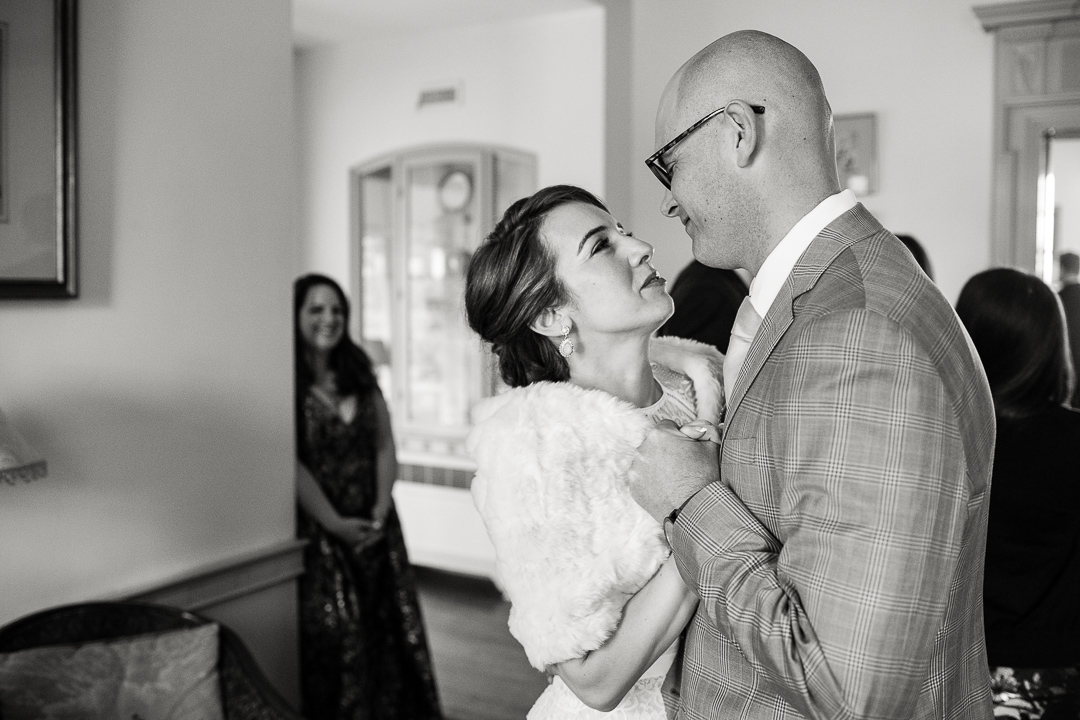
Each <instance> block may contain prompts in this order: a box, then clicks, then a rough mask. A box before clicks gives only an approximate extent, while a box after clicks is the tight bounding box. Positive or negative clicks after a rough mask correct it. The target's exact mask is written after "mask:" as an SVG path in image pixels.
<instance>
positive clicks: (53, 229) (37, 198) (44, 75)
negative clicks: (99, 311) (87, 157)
mask: <svg viewBox="0 0 1080 720" xmlns="http://www.w3.org/2000/svg"><path fill="white" fill-rule="evenodd" d="M76 6H77V0H45V1H44V2H43V1H42V0H8V1H7V2H3V3H0V299H6V298H74V297H77V296H78V284H77V272H76V270H77V267H76V255H77V240H78V234H77V222H76V221H77V209H78V206H77V196H76V190H77V185H78V183H77V180H78V178H77V166H76V141H77V137H76V132H77V107H76V103H77V92H76V64H77V37H76V36H77V24H76V9H77V8H76ZM16 67H17V68H18V72H14V69H15V68H16Z"/></svg>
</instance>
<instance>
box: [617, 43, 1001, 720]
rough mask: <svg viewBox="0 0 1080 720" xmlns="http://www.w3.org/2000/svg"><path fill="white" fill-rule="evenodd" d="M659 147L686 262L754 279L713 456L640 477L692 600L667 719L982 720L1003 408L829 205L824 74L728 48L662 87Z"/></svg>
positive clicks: (682, 449) (946, 333)
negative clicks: (994, 470)
mask: <svg viewBox="0 0 1080 720" xmlns="http://www.w3.org/2000/svg"><path fill="white" fill-rule="evenodd" d="M656 147H657V148H658V152H657V154H655V155H654V156H653V157H651V158H650V159H649V160H648V165H649V166H650V168H651V169H652V170H653V172H654V174H656V176H657V178H658V179H659V180H660V181H661V182H662V183H663V184H664V186H665V189H666V192H665V195H664V200H663V212H664V214H665V215H667V216H669V217H673V218H678V219H679V220H680V221H681V222H682V224H683V226H684V227H685V229H686V232H687V234H688V235H689V236H690V238H691V240H692V242H693V250H694V255H695V257H697V258H698V259H699V260H701V261H702V262H703V263H705V264H707V265H712V266H715V267H724V268H740V267H741V268H745V269H746V270H748V271H749V272H750V273H751V274H752V275H753V276H754V281H753V283H752V285H751V287H750V297H749V303H748V304H744V307H743V308H741V309H740V314H739V315H740V316H739V319H738V320H737V321H736V327H735V330H734V331H733V333H732V340H731V347H729V356H728V358H727V361H726V362H725V368H724V373H725V377H724V382H725V387H726V393H727V395H728V409H727V414H726V418H725V426H724V428H723V432H722V435H721V439H720V443H719V447H718V446H717V445H716V444H713V443H711V442H707V441H706V442H702V441H698V442H695V441H693V440H689V439H687V438H686V437H685V436H682V435H680V434H678V433H677V432H676V431H674V429H673V428H660V429H657V430H654V431H653V432H652V433H651V434H650V435H649V437H648V438H647V439H646V441H645V443H644V444H643V445H642V446H641V448H640V449H639V451H638V454H637V456H636V459H635V461H634V466H633V468H632V471H631V483H632V491H633V493H634V497H635V498H636V499H637V500H638V502H639V503H640V504H641V505H642V506H643V507H644V508H645V509H646V510H648V511H649V512H650V513H651V514H652V515H653V516H654V517H655V518H657V519H658V520H661V519H662V520H663V522H664V527H665V531H666V533H667V535H668V539H669V542H670V544H671V547H672V551H673V553H674V555H675V558H676V561H677V563H678V566H679V570H680V571H681V573H682V576H683V578H684V580H685V581H686V582H687V584H688V585H689V586H690V587H692V588H694V589H695V590H696V591H697V593H698V594H699V595H700V597H701V603H700V605H699V608H698V611H697V614H696V616H695V618H694V620H693V622H692V623H691V625H690V627H689V629H688V631H687V635H686V641H685V646H684V653H683V656H684V657H683V663H682V677H681V683H680V689H679V693H678V695H679V697H678V700H677V702H678V706H679V715H678V717H681V718H804V717H805V718H906V719H907V718H927V719H929V718H934V719H935V720H941V719H942V718H947V719H948V720H957V719H963V718H979V719H980V720H985V718H989V717H991V716H992V709H991V700H990V689H989V674H988V669H987V660H986V650H985V646H984V641H983V621H982V579H983V554H984V549H985V535H986V518H987V503H988V499H989V486H990V471H991V463H992V459H993V448H994V432H995V430H994V428H995V425H994V409H993V404H992V401H991V398H990V391H989V388H988V386H987V383H986V377H985V375H984V373H983V370H982V366H981V364H980V362H979V361H978V359H977V355H976V353H975V350H974V348H973V347H972V345H971V343H970V342H969V341H968V338H967V335H966V334H965V333H964V332H963V331H962V329H961V325H960V323H959V321H958V319H957V317H956V314H955V313H954V312H953V310H952V308H951V306H950V305H949V303H948V302H947V301H946V300H945V298H944V297H943V296H942V295H941V293H940V292H939V291H938V289H937V288H936V287H935V286H934V284H933V283H932V282H931V281H930V280H929V279H928V278H927V277H926V275H925V274H924V273H923V272H921V271H920V270H919V267H918V266H917V265H916V263H915V261H914V259H913V258H912V256H911V254H910V253H909V252H908V251H907V249H906V248H905V247H904V246H903V245H902V244H901V243H900V242H899V241H898V240H897V239H896V238H895V237H894V236H893V235H892V233H890V232H889V231H887V230H885V229H884V228H882V226H881V224H880V223H879V222H878V221H877V220H876V219H874V217H873V216H872V215H871V214H870V213H869V212H867V210H866V208H864V207H863V206H862V205H861V204H859V203H858V202H856V200H855V197H854V195H853V194H852V193H851V192H850V191H841V190H840V187H839V183H838V181H837V174H836V164H835V159H834V152H833V130H832V111H831V109H830V107H829V103H828V101H827V100H826V98H825V93H824V90H823V88H822V83H821V79H820V77H819V76H818V73H817V70H816V69H815V68H814V66H813V65H812V64H811V63H810V61H809V60H808V59H807V58H806V57H805V56H804V55H803V54H802V53H801V52H799V51H798V50H797V49H795V48H794V47H792V46H791V45H789V44H787V43H785V42H783V41H781V40H779V39H777V38H775V37H772V36H770V35H766V34H764V33H760V32H751V31H746V32H738V33H734V34H732V35H728V36H726V37H723V38H721V39H720V40H717V41H716V42H714V43H713V44H711V45H710V46H708V47H707V48H705V49H704V50H702V51H701V52H700V53H698V54H697V55H695V56H694V57H693V58H691V59H690V60H689V61H688V62H687V63H686V64H685V65H684V66H683V67H682V68H680V69H679V71H678V72H677V73H676V74H675V76H674V77H673V78H672V79H671V81H670V82H669V84H668V85H667V87H666V89H665V90H664V93H663V96H662V98H661V101H660V108H659V111H658V113H657V119H656ZM740 328H741V329H740ZM740 333H743V334H744V335H745V340H744V342H743V343H742V350H738V349H737V348H736V344H737V343H736V338H737V336H738V335H739V334H740ZM743 353H745V356H744V359H742V360H741V361H740V360H739V359H737V358H739V357H741V356H742V354H743Z"/></svg>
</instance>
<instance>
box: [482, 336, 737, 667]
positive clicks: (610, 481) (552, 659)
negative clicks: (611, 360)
mask: <svg viewBox="0 0 1080 720" xmlns="http://www.w3.org/2000/svg"><path fill="white" fill-rule="evenodd" d="M652 346H653V347H652V348H650V357H651V358H653V359H654V360H656V361H662V362H663V363H664V364H665V365H668V366H669V367H671V368H672V369H675V370H678V371H680V372H683V373H684V374H686V375H688V376H690V377H691V379H692V380H693V381H694V389H695V395H696V396H697V399H698V416H699V417H701V418H703V419H707V420H709V421H710V422H714V423H715V422H717V421H718V420H719V416H720V411H721V408H722V403H723V388H722V387H721V385H720V381H719V376H720V371H719V368H720V367H722V364H723V356H722V355H720V354H719V353H718V352H716V350H714V349H712V348H711V347H708V346H705V345H702V344H701V343H696V342H693V341H688V340H674V341H673V340H672V339H670V338H663V339H654V340H653V342H652ZM473 422H474V426H473V429H472V431H471V432H470V434H469V437H468V439H467V441H466V447H467V449H468V451H469V453H470V454H471V455H472V457H473V458H474V459H475V460H476V462H477V472H476V476H475V478H474V479H473V482H472V496H473V501H474V502H475V504H476V507H477V509H478V510H479V512H480V516H481V517H482V519H483V521H484V524H485V526H486V527H487V531H488V535H489V536H490V537H491V541H492V543H493V544H494V546H495V553H496V567H497V571H498V574H499V579H500V581H501V582H502V584H503V588H504V590H505V591H506V593H507V595H508V596H509V597H510V600H511V603H512V607H511V610H510V622H509V626H510V632H511V634H512V635H513V636H514V637H515V638H516V639H517V640H518V642H520V643H521V645H522V646H523V647H524V648H525V654H526V656H527V657H528V659H529V662H530V663H531V664H532V665H533V667H535V668H537V669H540V670H542V669H543V668H544V667H545V666H546V665H549V664H552V663H557V662H561V661H563V660H569V659H571V658H577V657H581V656H582V655H584V654H585V653H587V652H589V651H591V650H595V649H596V648H598V647H600V646H601V645H602V644H603V643H604V641H605V640H607V638H608V637H609V636H610V635H611V633H612V632H614V631H615V628H616V627H617V626H618V624H619V620H620V618H621V616H622V608H623V606H624V605H625V604H626V601H627V600H628V599H629V598H630V596H631V595H633V594H634V593H635V592H637V591H638V590H639V589H640V588H641V587H642V586H643V585H644V584H645V583H646V582H648V581H649V579H650V578H651V577H652V576H653V574H655V572H656V570H657V569H658V568H659V567H660V565H661V563H663V561H664V560H665V559H666V558H667V556H668V553H669V549H668V547H667V543H666V542H665V541H664V536H663V531H662V529H661V527H660V525H659V524H658V523H657V522H656V521H655V520H654V519H653V518H652V517H651V516H650V515H649V514H648V513H646V512H645V511H644V510H643V509H642V508H641V507H640V506H639V505H638V504H637V503H636V502H634V500H633V498H632V497H631V496H630V491H629V485H628V471H629V469H630V464H631V462H632V461H633V459H634V451H635V450H636V449H637V447H638V445H640V444H641V442H642V441H643V440H644V439H645V435H646V434H647V432H648V430H649V428H650V427H651V423H650V421H649V420H648V419H647V418H646V417H645V416H644V415H643V414H642V413H641V412H639V411H638V410H637V408H635V407H633V406H632V405H631V404H629V403H627V402H624V401H622V400H619V399H618V398H615V397H613V396H611V395H608V394H607V393H604V392H602V391H599V390H585V389H583V388H580V387H578V386H576V385H572V384H570V383H551V382H541V383H535V384H533V385H530V386H528V387H523V388H515V389H513V390H510V391H507V392H505V393H503V394H501V395H498V396H496V397H493V398H488V399H487V400H484V401H482V402H480V403H479V404H477V406H476V407H475V408H474V410H473Z"/></svg>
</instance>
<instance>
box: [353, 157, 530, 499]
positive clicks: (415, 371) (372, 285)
mask: <svg viewBox="0 0 1080 720" xmlns="http://www.w3.org/2000/svg"><path fill="white" fill-rule="evenodd" d="M352 184H353V207H354V219H355V221H354V228H353V235H354V240H353V251H354V252H353V278H352V284H353V287H352V291H353V297H354V298H358V300H359V302H358V306H359V307H358V309H357V310H358V311H357V312H356V313H354V316H353V323H354V327H353V328H352V330H353V332H354V334H355V336H356V337H358V338H359V339H360V341H361V343H362V345H363V346H364V347H365V348H366V349H367V350H368V352H369V354H370V355H371V356H372V359H373V360H374V362H375V363H376V368H377V373H378V375H379V381H380V385H381V387H382V388H383V392H384V393H385V394H386V395H387V401H388V403H389V405H390V411H391V416H392V418H393V422H394V428H395V437H396V439H397V445H398V459H399V462H401V463H402V464H403V466H405V468H406V469H405V471H404V473H403V477H405V478H406V479H420V480H423V481H426V482H433V483H435V484H445V485H451V486H459V487H462V486H465V485H467V478H468V477H470V476H471V472H470V471H471V470H472V468H473V464H472V462H471V461H470V460H469V459H468V457H467V456H466V454H465V451H464V439H465V435H466V434H467V433H468V430H469V412H470V410H471V408H472V406H473V405H474V404H475V403H476V402H477V401H478V400H479V399H481V398H483V397H485V396H488V395H490V394H491V393H492V392H493V391H494V390H495V387H496V382H497V378H496V376H497V373H496V372H495V371H494V363H493V361H492V358H491V356H490V353H489V351H488V350H486V349H485V348H484V346H483V343H482V342H481V341H480V339H479V338H478V337H477V336H476V335H475V334H474V333H473V332H472V330H471V329H470V328H469V327H468V324H467V323H466V320H465V310H464V291H465V272H466V269H467V268H468V265H469V260H470V258H471V257H472V254H473V252H474V251H475V249H476V247H477V246H478V245H479V243H480V242H481V241H482V240H483V238H484V237H485V236H486V235H487V233H488V232H490V230H491V228H492V227H494V224H495V222H496V221H497V219H498V218H499V217H501V216H502V213H503V212H504V211H505V210H506V208H507V207H508V206H509V205H510V204H511V203H512V202H513V201H514V200H517V199H518V198H521V197H524V196H526V195H528V194H530V193H531V192H533V191H534V190H535V188H536V160H535V157H534V156H533V155H531V154H529V153H525V152H520V151H515V150H510V149H507V148H501V147H494V146H487V145H466V144H455V145H447V146H425V147H421V148H416V149H411V150H404V151H401V152H398V153H394V154H392V155H388V156H384V157H381V158H379V159H376V160H374V161H371V162H366V163H364V164H363V165H361V166H358V167H356V168H355V169H354V170H353V178H352ZM417 473H422V474H423V475H424V477H423V478H410V477H409V475H410V474H413V475H415V474H417Z"/></svg>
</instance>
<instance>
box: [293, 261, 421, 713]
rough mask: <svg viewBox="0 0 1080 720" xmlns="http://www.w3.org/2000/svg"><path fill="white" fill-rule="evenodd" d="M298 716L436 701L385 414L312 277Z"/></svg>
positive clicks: (299, 416)
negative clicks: (396, 501) (399, 513)
mask: <svg viewBox="0 0 1080 720" xmlns="http://www.w3.org/2000/svg"><path fill="white" fill-rule="evenodd" d="M293 302H294V310H293V312H294V318H293V319H294V327H293V331H294V337H295V356H296V357H295V362H296V365H295V372H296V435H297V436H296V443H297V454H298V460H299V467H298V471H297V495H298V499H299V508H298V525H297V527H298V535H299V536H300V537H302V538H304V539H306V540H307V541H308V545H307V547H306V548H305V550H304V563H305V572H304V574H303V575H301V576H300V583H299V585H300V590H299V592H300V659H301V667H300V677H301V695H302V701H303V713H304V715H305V716H306V717H310V718H313V719H317V720H388V719H392V718H393V719H397V718H400V719H401V720H431V719H433V718H439V717H440V712H439V703H438V696H437V693H436V689H435V678H434V674H433V671H432V666H431V658H430V654H429V652H428V647H427V640H426V636H425V633H424V628H423V624H422V621H421V617H420V607H419V604H418V602H417V596H416V583H415V578H414V576H413V571H412V568H411V566H410V565H409V559H408V557H407V555H406V552H405V543H404V540H403V538H402V534H401V525H400V524H399V522H398V517H397V513H396V512H395V510H394V503H393V499H392V496H391V490H392V488H393V483H394V479H395V478H396V477H397V459H396V455H395V451H394V438H393V435H392V433H391V429H390V414H389V412H388V411H387V407H386V402H385V401H384V400H383V396H382V393H381V392H380V390H379V386H378V384H377V383H376V381H375V376H374V374H373V372H372V367H371V361H370V360H369V359H368V357H367V355H365V354H364V352H363V351H362V350H361V349H360V348H359V347H357V345H356V344H354V343H353V342H352V340H351V339H349V337H348V333H347V330H346V328H347V327H348V321H349V303H348V300H347V299H346V298H345V294H344V292H343V291H342V289H341V287H340V286H339V285H338V284H337V283H336V282H334V281H333V280H331V279H330V278H328V277H325V276H322V275H305V276H303V277H301V278H299V279H298V280H297V281H296V283H295V285H294V296H293Z"/></svg>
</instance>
